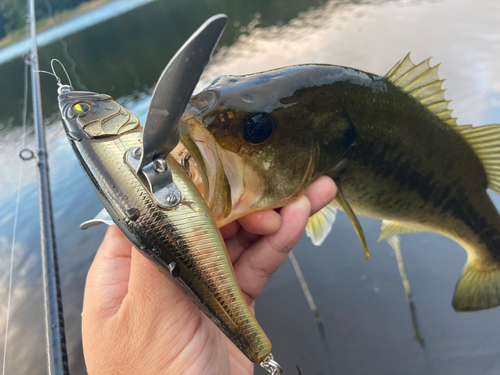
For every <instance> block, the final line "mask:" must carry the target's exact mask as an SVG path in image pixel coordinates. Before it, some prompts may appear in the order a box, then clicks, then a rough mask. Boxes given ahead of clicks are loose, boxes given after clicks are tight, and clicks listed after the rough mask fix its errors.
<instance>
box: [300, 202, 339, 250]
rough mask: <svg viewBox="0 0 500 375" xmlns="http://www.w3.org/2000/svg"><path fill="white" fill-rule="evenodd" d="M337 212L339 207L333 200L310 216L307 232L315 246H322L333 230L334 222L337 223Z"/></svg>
mask: <svg viewBox="0 0 500 375" xmlns="http://www.w3.org/2000/svg"><path fill="white" fill-rule="evenodd" d="M336 214H337V209H336V208H335V207H334V204H333V202H332V203H330V204H329V205H327V206H325V207H323V209H322V210H321V211H318V212H316V213H315V214H314V215H313V216H311V217H310V218H309V221H308V222H307V226H306V234H307V237H309V238H310V239H311V241H312V243H313V245H314V246H321V244H322V243H323V241H324V240H325V238H326V236H328V234H329V233H330V231H331V230H332V226H333V223H335V217H336Z"/></svg>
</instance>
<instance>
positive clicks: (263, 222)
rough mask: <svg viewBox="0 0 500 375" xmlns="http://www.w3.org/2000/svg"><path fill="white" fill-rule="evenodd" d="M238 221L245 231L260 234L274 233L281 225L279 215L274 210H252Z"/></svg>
mask: <svg viewBox="0 0 500 375" xmlns="http://www.w3.org/2000/svg"><path fill="white" fill-rule="evenodd" d="M238 221H239V222H240V224H241V226H242V227H243V228H244V229H245V230H246V231H247V232H249V233H253V234H260V235H266V234H272V233H276V232H277V231H278V229H279V228H280V227H281V216H280V214H278V213H277V212H276V211H274V210H263V211H256V212H252V213H251V214H248V215H246V216H243V217H241V218H240V219H239V220H238Z"/></svg>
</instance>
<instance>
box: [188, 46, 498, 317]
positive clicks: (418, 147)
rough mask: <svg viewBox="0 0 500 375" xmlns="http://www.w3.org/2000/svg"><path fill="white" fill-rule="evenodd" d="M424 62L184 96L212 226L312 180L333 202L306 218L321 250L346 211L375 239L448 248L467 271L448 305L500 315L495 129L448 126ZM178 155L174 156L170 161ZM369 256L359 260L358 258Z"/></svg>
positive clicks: (310, 71)
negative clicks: (450, 244) (405, 237)
mask: <svg viewBox="0 0 500 375" xmlns="http://www.w3.org/2000/svg"><path fill="white" fill-rule="evenodd" d="M442 82H443V81H441V80H439V78H438V77H437V66H436V67H433V68H431V67H430V66H429V64H428V60H426V61H424V62H423V63H421V64H419V65H414V64H413V63H411V61H410V59H409V56H407V57H406V58H405V59H403V60H402V61H401V62H399V63H398V64H396V66H395V67H394V68H393V69H392V70H391V71H390V72H389V73H388V74H387V75H386V76H384V77H382V76H377V75H374V74H370V73H366V72H362V71H359V70H355V69H351V68H346V67H340V66H332V65H302V66H294V67H288V68H282V69H277V70H273V71H269V72H263V73H257V74H252V75H247V76H223V77H221V78H219V79H218V80H216V81H214V82H213V83H212V84H211V85H210V86H209V87H208V88H206V89H205V90H203V91H202V92H201V93H200V94H198V95H196V96H194V97H193V98H192V100H191V102H190V104H189V105H188V108H187V110H186V113H185V114H184V117H183V125H184V127H185V128H184V129H183V131H182V133H181V139H182V143H183V145H184V146H185V148H186V149H187V152H189V153H190V154H191V155H192V157H193V158H194V160H195V161H196V166H197V167H196V168H193V169H196V172H195V173H194V174H195V175H196V178H194V179H195V180H197V181H195V183H196V182H197V185H198V186H199V189H200V190H201V191H202V192H203V194H204V198H205V201H206V202H207V204H208V206H209V207H210V209H211V211H212V213H213V214H214V218H215V219H216V220H217V223H218V225H219V226H221V225H224V224H226V223H228V222H230V221H232V220H234V219H236V218H238V217H240V216H242V215H244V214H247V213H248V212H251V211H255V210H260V209H264V208H272V207H279V206H283V205H285V204H287V203H288V202H290V201H292V200H294V199H296V198H297V197H298V196H300V194H302V192H303V191H304V190H305V189H306V188H307V187H308V186H309V185H310V183H311V182H312V181H314V180H315V179H316V178H317V177H318V176H321V175H327V176H330V177H332V178H333V179H334V181H335V182H336V183H337V185H338V188H339V195H338V196H337V198H336V200H335V201H334V202H332V204H331V205H330V206H328V207H326V208H325V209H323V210H322V211H321V212H319V213H318V214H316V215H315V216H313V217H312V218H311V220H310V223H309V225H308V235H309V236H310V237H312V239H313V242H315V243H316V244H318V243H321V242H322V240H323V239H324V237H325V236H326V234H328V232H329V230H330V227H331V225H332V224H333V221H334V220H333V217H332V214H334V212H335V208H342V209H344V210H345V211H346V212H347V213H348V215H349V217H350V218H351V220H352V221H353V224H354V226H355V228H356V230H357V232H358V235H359V236H360V238H361V240H362V244H363V247H364V248H365V250H366V244H365V242H364V237H363V233H362V229H361V227H360V226H359V223H358V222H357V219H356V217H355V214H361V215H366V216H370V217H375V218H380V219H382V220H383V225H382V232H381V237H380V238H381V239H387V238H389V237H391V236H394V235H398V234H402V233H410V232H417V231H428V232H436V233H440V234H443V235H445V236H447V237H449V238H451V239H453V240H455V241H457V242H458V243H459V244H460V245H461V246H463V247H464V249H465V250H466V251H467V253H468V261H467V264H466V266H465V268H464V270H463V272H462V276H461V278H460V280H459V282H458V284H457V288H456V291H455V296H454V299H453V306H454V308H455V309H456V310H459V311H472V310H481V309H486V308H491V307H495V306H498V305H500V215H499V214H498V211H497V210H496V208H495V207H494V205H493V203H492V201H491V199H490V197H489V196H488V194H487V189H488V188H491V189H492V190H494V191H495V192H497V193H499V192H500V126H499V125H488V126H482V127H472V126H470V125H468V126H457V125H456V119H454V118H452V117H451V111H450V110H449V109H448V103H449V102H448V101H446V100H445V99H444V95H443V93H444V91H443V90H442V89H441V84H442ZM185 152H186V151H179V153H178V159H179V158H182V157H183V156H184V155H185ZM366 251H367V250H366Z"/></svg>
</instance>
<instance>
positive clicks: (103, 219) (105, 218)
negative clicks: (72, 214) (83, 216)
mask: <svg viewBox="0 0 500 375" xmlns="http://www.w3.org/2000/svg"><path fill="white" fill-rule="evenodd" d="M99 224H106V225H115V222H114V221H113V219H112V218H111V216H110V215H109V213H108V211H107V210H106V209H105V208H103V209H102V210H101V211H99V213H98V214H97V215H96V216H95V217H94V218H93V219H92V220H87V221H84V222H83V223H81V224H80V229H82V230H85V229H87V228H90V227H93V226H95V225H99Z"/></svg>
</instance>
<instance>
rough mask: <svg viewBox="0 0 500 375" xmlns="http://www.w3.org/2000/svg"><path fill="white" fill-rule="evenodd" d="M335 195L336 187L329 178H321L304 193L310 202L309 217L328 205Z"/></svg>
mask: <svg viewBox="0 0 500 375" xmlns="http://www.w3.org/2000/svg"><path fill="white" fill-rule="evenodd" d="M336 194H337V186H336V185H335V182H333V180H332V179H331V178H330V177H327V176H321V177H320V178H318V179H317V180H316V181H314V182H313V183H312V184H311V186H309V187H308V188H307V190H306V191H305V196H306V197H307V198H309V201H310V202H311V215H314V214H315V213H316V212H318V211H319V210H321V209H322V208H323V207H325V206H326V205H327V204H328V203H330V202H331V201H332V200H333V199H334V198H335V195H336Z"/></svg>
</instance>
